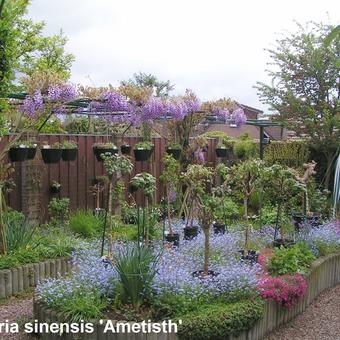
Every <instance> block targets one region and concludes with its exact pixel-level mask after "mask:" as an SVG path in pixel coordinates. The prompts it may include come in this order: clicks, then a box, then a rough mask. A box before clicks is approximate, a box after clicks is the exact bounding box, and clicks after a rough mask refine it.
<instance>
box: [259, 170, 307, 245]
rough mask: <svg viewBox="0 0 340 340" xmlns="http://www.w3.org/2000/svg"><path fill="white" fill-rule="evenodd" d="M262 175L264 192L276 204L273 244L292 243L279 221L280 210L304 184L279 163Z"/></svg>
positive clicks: (283, 208) (301, 190)
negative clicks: (279, 235) (278, 235)
mask: <svg viewBox="0 0 340 340" xmlns="http://www.w3.org/2000/svg"><path fill="white" fill-rule="evenodd" d="M263 175H264V179H265V182H266V184H267V185H266V186H265V187H266V194H267V196H269V197H270V199H271V200H272V201H273V203H275V204H276V206H277V211H276V223H275V234H274V243H273V244H274V246H275V247H280V246H289V245H292V244H293V243H294V241H293V240H289V239H287V238H286V232H285V228H284V223H281V221H282V212H283V211H285V209H286V208H287V207H288V204H289V201H290V200H291V199H292V198H293V197H294V196H296V195H297V194H301V193H303V191H304V186H303V185H302V184H301V183H300V182H299V181H298V180H297V179H296V178H295V175H294V173H293V172H292V171H291V170H290V169H288V168H286V167H284V166H282V165H280V164H274V165H272V166H271V167H268V168H266V169H265V170H264V172H263ZM278 230H280V234H281V238H278V237H277V234H278Z"/></svg>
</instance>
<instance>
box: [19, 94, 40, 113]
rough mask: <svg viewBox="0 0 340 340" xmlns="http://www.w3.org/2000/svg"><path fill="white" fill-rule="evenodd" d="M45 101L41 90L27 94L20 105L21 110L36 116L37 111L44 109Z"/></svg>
mask: <svg viewBox="0 0 340 340" xmlns="http://www.w3.org/2000/svg"><path fill="white" fill-rule="evenodd" d="M43 107H44V101H43V97H42V94H41V92H40V90H36V91H35V92H34V94H33V96H27V97H26V98H25V100H24V102H23V104H22V106H21V107H20V111H21V112H23V113H25V114H27V115H28V116H29V117H30V118H33V117H35V115H36V113H37V112H38V111H40V110H42V109H43Z"/></svg>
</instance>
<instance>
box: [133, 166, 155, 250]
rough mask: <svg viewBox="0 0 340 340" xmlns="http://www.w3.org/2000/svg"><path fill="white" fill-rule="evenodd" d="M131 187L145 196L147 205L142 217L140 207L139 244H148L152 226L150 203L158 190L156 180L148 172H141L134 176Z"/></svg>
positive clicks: (138, 223) (144, 207) (144, 206)
mask: <svg viewBox="0 0 340 340" xmlns="http://www.w3.org/2000/svg"><path fill="white" fill-rule="evenodd" d="M130 183H131V185H132V186H133V187H135V188H137V190H138V189H142V190H143V193H144V195H145V204H144V205H143V209H142V216H141V215H140V209H139V207H138V210H137V211H138V222H137V226H138V231H137V234H138V242H143V243H144V242H145V243H146V244H148V243H149V241H150V224H149V214H148V209H149V203H150V201H151V197H152V194H153V192H154V191H155V190H156V178H155V177H154V176H152V175H151V174H149V173H147V172H141V173H140V174H137V175H136V176H134V177H133V178H132V179H131V181H130Z"/></svg>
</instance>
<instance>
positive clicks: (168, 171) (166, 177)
mask: <svg viewBox="0 0 340 340" xmlns="http://www.w3.org/2000/svg"><path fill="white" fill-rule="evenodd" d="M163 163H164V170H163V172H162V174H161V176H160V179H161V181H162V182H163V183H165V186H166V188H165V189H166V197H167V213H168V226H169V233H170V235H171V236H173V231H172V226H171V192H175V193H177V192H178V191H179V188H178V184H179V175H180V163H179V162H178V161H177V160H175V159H174V158H173V157H172V156H171V155H166V156H165V157H164V158H163Z"/></svg>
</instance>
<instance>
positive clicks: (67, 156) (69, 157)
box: [61, 149, 78, 162]
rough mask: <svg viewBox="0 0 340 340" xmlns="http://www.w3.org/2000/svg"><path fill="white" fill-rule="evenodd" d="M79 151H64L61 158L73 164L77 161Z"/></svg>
mask: <svg viewBox="0 0 340 340" xmlns="http://www.w3.org/2000/svg"><path fill="white" fill-rule="evenodd" d="M77 153H78V149H62V154H61V158H62V159H63V161H66V162H72V161H75V160H76V159H77Z"/></svg>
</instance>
